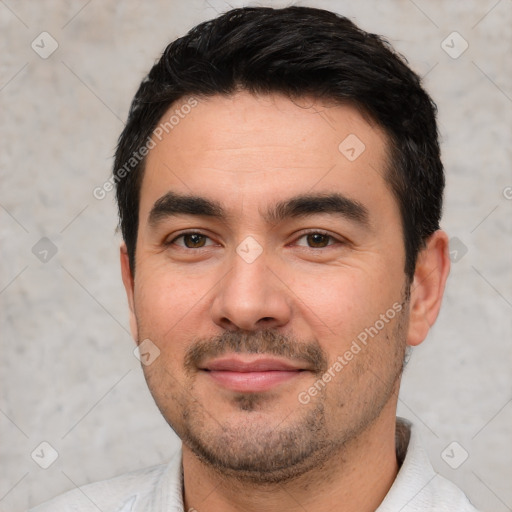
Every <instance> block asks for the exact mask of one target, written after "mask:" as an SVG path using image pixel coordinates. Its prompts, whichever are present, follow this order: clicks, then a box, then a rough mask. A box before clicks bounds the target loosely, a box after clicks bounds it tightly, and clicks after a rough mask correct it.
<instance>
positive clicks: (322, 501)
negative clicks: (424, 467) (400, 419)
mask: <svg viewBox="0 0 512 512" xmlns="http://www.w3.org/2000/svg"><path fill="white" fill-rule="evenodd" d="M390 412H392V413H393V414H386V411H385V410H383V411H382V413H383V414H381V416H380V417H379V418H378V419H377V420H376V421H375V422H374V423H373V424H372V425H371V426H370V427H368V428H367V429H366V430H365V431H364V432H363V433H361V435H359V436H358V437H357V438H356V439H353V440H352V441H351V442H350V443H347V445H345V446H344V447H343V449H342V450H341V451H338V452H336V453H333V454H332V456H331V457H330V458H329V460H327V461H326V463H325V464H323V465H322V466H321V467H318V468H315V469H314V470H311V471H308V472H307V473H305V474H303V475H301V476H300V477H297V478H295V479H294V480H292V481H288V482H285V483H278V484H272V485H270V484H265V485H257V484H249V483H242V482H240V481H238V480H236V479H232V478H226V476H225V475H222V474H221V473H220V472H219V471H217V470H214V469H212V468H210V467H209V466H206V465H205V464H204V463H203V462H201V461H200V460H199V459H198V458H197V457H196V455H195V454H194V453H193V452H191V451H190V450H189V449H188V447H186V446H185V445H183V479H184V480H183V482H184V504H185V511H188V510H197V511H198V512H206V511H207V512H235V511H237V512H238V511H240V510H243V511H244V512H259V511H265V512H273V511H276V512H277V511H279V512H282V510H287V511H290V512H299V511H300V512H304V510H308V511H309V512H327V511H332V510H342V511H343V512H374V511H375V510H376V509H377V508H378V506H379V504H380V503H381V502H382V500H383V499H384V497H385V496H386V494H387V492H388V491H389V489H390V487H391V485H392V484H393V481H394V479H395V477H396V475H397V472H398V463H397V460H396V452H395V421H396V420H395V411H394V410H393V411H390Z"/></svg>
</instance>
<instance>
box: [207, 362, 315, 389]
mask: <svg viewBox="0 0 512 512" xmlns="http://www.w3.org/2000/svg"><path fill="white" fill-rule="evenodd" d="M199 369H200V370H201V371H202V372H203V373H204V374H205V375H206V376H207V377H209V378H211V379H212V380H213V381H214V382H215V383H217V384H219V385H220V386H222V387H224V388H226V389H229V390H231V391H237V392H244V393H250V392H253V393H254V392H259V391H266V390H269V389H272V388H274V387H276V386H278V385H279V384H282V383H284V382H288V381H290V380H292V379H295V378H297V377H299V376H300V375H302V373H303V372H305V371H308V368H306V367H305V366H300V365H298V364H296V363H294V362H292V361H289V360H285V359H279V358H274V357H272V358H270V357H261V356H256V357H254V356H251V357H241V356H239V355H237V356H236V357H234V356H229V357H223V358H220V359H215V360H212V361H208V362H207V363H205V364H204V365H202V366H201V367H200V368H199Z"/></svg>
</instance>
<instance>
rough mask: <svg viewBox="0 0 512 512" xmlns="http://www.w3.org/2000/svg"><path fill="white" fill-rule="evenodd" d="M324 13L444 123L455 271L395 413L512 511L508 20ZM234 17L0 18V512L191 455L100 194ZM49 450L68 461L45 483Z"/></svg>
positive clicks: (437, 461)
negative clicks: (140, 349) (193, 41)
mask: <svg viewBox="0 0 512 512" xmlns="http://www.w3.org/2000/svg"><path fill="white" fill-rule="evenodd" d="M290 3H291V2H290ZM298 3H300V2H298ZM231 5H233V6H241V5H248V4H247V2H243V1H235V0H231ZM253 5H256V4H253ZM259 5H261V4H259ZM265 5H270V4H268V3H267V4H265ZM271 5H274V6H284V5H286V3H285V2H274V3H273V4H271ZM309 5H311V3H310V4H309ZM314 5H315V6H318V7H324V8H329V9H332V10H335V11H338V12H340V13H342V14H344V15H346V16H348V17H350V18H352V19H354V20H355V21H356V22H357V23H359V24H360V25H361V26H362V27H363V28H364V29H366V30H370V31H374V32H378V33H381V34H384V35H385V36H387V37H388V38H389V39H390V41H391V42H392V43H393V44H394V45H395V46H396V48H397V49H398V50H399V51H401V52H402V53H404V54H405V55H406V56H407V57H408V59H409V61H410V64H411V66H412V67H413V68H414V69H415V70H416V71H417V72H418V73H419V74H421V75H423V76H425V84H426V86H427V88H428V90H429V91H430V92H431V94H432V96H433V97H434V98H435V100H436V101H437V103H438V106H439V112H440V115H439V121H440V129H441V132H442V139H443V146H442V147H443V155H444V162H445V166H446V173H447V194H446V210H445V216H444V222H443V227H444V228H445V229H446V230H447V231H448V232H449V233H450V235H451V236H452V237H456V239H455V241H454V242H453V249H455V250H456V254H455V252H454V253H453V256H454V264H453V267H452V273H451V277H450V279H449V284H448V289H447V292H446V297H445V301H444V309H443V311H442V314H441V316H440V318H439V320H438V322H437V324H436V325H435V327H434V328H433V330H432V332H431V335H430V337H429V339H428V340H427V341H426V342H425V343H424V344H423V345H421V346H420V347H418V348H417V349H416V350H415V351H414V353H413V357H412V360H411V362H410V363H409V365H408V367H407V370H406V373H405V377H404V381H403V386H402V392H401V399H400V403H399V413H400V414H401V415H402V416H406V417H408V418H410V419H412V420H413V421H415V422H416V423H417V424H418V426H419V428H420V429H421V432H422V436H423V439H424V442H425V444H426V445H427V447H428V451H429V454H430V456H431V459H432V461H433V464H434V466H435V468H436V469H437V470H438V471H439V472H440V473H442V474H443V475H445V476H447V477H448V478H450V479H452V480H453V481H455V482H457V483H458V484H459V485H460V486H461V487H462V488H463V489H464V490H465V491H466V493H467V494H468V495H469V496H470V497H471V499H472V500H473V502H474V503H475V504H476V505H477V506H479V507H480V508H481V509H482V510H488V511H491V510H492V511H496V512H501V511H507V510H512V487H511V486H510V482H511V480H512V439H511V425H512V386H511V383H512V372H511V355H512V348H511V339H512V336H511V334H512V324H511V318H512V315H511V313H512V273H511V254H512V237H511V231H512V215H511V213H512V199H511V198H512V174H511V161H512V155H511V148H512V144H511V131H512V81H511V74H512V59H510V51H511V42H512V33H511V31H510V27H511V26H512V1H511V0H501V1H496V0H488V1H487V0H486V1H484V0H481V1H478V2H477V1H465V2H457V1H441V0H433V1H432V0H431V1H428V2H427V1H422V0H415V1H412V0H410V1H409V0H407V1H406V0H395V1H382V0H381V1H378V2H377V1H367V2H355V1H352V2H351V1H344V0H331V1H329V0H325V1H320V0H316V1H315V2H314ZM228 8H229V6H228V5H227V4H225V3H224V2H223V1H221V0H219V1H217V0H209V2H206V1H202V0H192V1H188V2H178V1H164V0H159V1H153V2H143V1H134V0H125V1H122V2H121V1H119V2H115V1H113V0H111V1H106V2H99V1H94V0H93V1H89V2H87V1H84V0H81V1H70V2H64V1H57V0H55V1H45V2H29V1H26V0H25V1H15V0H4V1H1V2H0V26H1V33H2V39H3V40H4V42H5V44H6V48H7V49H6V50H4V51H2V53H1V56H0V59H1V69H0V102H1V108H2V115H1V118H0V119H1V134H0V145H1V146H0V168H1V173H2V178H1V179H2V187H1V191H0V230H1V231H0V232H1V248H2V258H1V262H2V264H1V271H0V301H1V312H2V313H1V318H2V327H1V330H2V338H1V341H2V346H1V382H2V386H1V396H0V398H1V403H0V430H1V436H0V460H1V463H0V510H2V511H7V510H9V511H13V512H16V511H21V510H24V509H25V508H26V507H28V506H32V505H34V504H36V503H39V502H41V501H43V500H46V499H48V498H50V497H52V496H54V495H56V494H58V493H60V492H62V491H65V490H67V489H70V488H73V487H74V486H75V485H82V484H84V483H88V482H91V481H95V480H99V479H104V478H108V477H111V476H113V475H116V474H120V473H123V472H126V471H129V470H132V469H137V468H140V467H143V466H148V465H152V464H156V463H159V462H162V461H165V460H167V459H169V458H170V456H171V454H172V453H173V450H175V448H176V446H177V440H176V438H175V437H174V434H173V433H172V432H171V430H170V429H169V428H168V426H167V424H166V423H165V422H164V420H163V419H162V418H161V416H160V414H159V412H158V411H157V409H156V406H155V405H154V403H153V401H152V398H151V397H150V395H149V393H148V391H147V389H146V386H145V382H144V379H143V376H142V371H141V370H140V368H139V362H138V361H137V360H136V359H135V357H134V356H133V353H132V351H133V342H132V340H131V337H130V335H129V333H128V321H127V318H128V316H127V305H126V301H125V297H124V291H123V289H122V284H121V279H120V272H119V267H118V255H117V254H118V244H119V237H118V235H117V234H115V226H116V215H115V206H114V200H113V194H112V193H111V194H109V195H108V196H107V197H106V198H105V199H103V200H97V199H95V198H94V197H93V195H92V191H93V189H94V188H95V187H96V186H98V185H101V184H102V183H103V182H104V180H105V179H106V178H107V177H108V175H109V172H110V167H111V164H112V154H113V151H114V147H115V142H116V139H117V136H118V134H119V133H120V131H121V129H122V126H123V120H124V119H125V118H126V115H127V111H128V107H129V103H130V100H131V98H132V96H133V94H134V93H135V90H136V88H137V87H138V84H139V82H140V80H141V78H142V77H143V75H144V74H145V73H146V72H147V71H148V70H149V68H150V66H151V65H152V63H153V61H154V59H155V58H157V57H158V56H159V54H160V52H161V51H162V50H163V48H164V47H165V45H166V44H167V43H168V42H169V41H170V40H172V39H173V38H175V37H177V36H179V35H182V34H183V33H184V32H185V31H187V30H188V29H189V28H191V27H192V26H194V25H195V24H197V23H198V22H200V21H202V20H205V19H207V18H211V17H214V16H215V15H216V14H217V12H223V11H225V10H227V9H228ZM43 31H46V32H48V33H49V34H50V35H51V37H52V38H54V39H55V41H56V42H57V44H58V48H57V49H56V50H55V51H54V53H52V54H51V55H50V56H48V55H47V53H49V52H50V50H52V44H55V43H52V41H51V39H50V38H49V37H48V36H47V35H43V36H40V34H41V32H43ZM454 31H456V32H458V33H459V34H460V36H461V37H462V38H463V39H461V37H459V36H458V35H456V34H455V35H454V34H452V33H453V32H454ZM32 41H34V43H33V44H34V49H33V48H32V47H31V43H32ZM443 41H445V42H444V43H443ZM466 42H467V43H466ZM466 44H467V45H468V47H467V49H466V50H465V51H464V52H463V53H461V51H462V50H463V49H464V48H465V46H466ZM35 50H36V51H35ZM459 54H460V55H459ZM40 55H42V56H45V57H47V58H42V56H40ZM43 237H47V238H48V239H49V240H50V241H51V243H49V242H48V241H42V242H41V238H43ZM38 244H39V245H38ZM45 244H46V245H45ZM34 247H35V248H34ZM45 251H48V252H45ZM54 253H55V254H54ZM453 441H456V442H457V443H458V444H457V445H454V446H452V447H451V448H449V449H448V450H447V451H445V448H446V447H447V446H448V445H449V444H450V443H452V442H453ZM41 442H47V443H49V444H50V445H51V446H52V447H53V448H52V449H50V448H49V447H48V446H46V445H43V446H40V443H41ZM452 448H453V449H454V451H453V452H452V451H451V449H452ZM53 449H54V450H55V451H56V453H57V454H58V458H57V459H56V460H55V462H54V463H53V464H52V465H50V466H49V467H48V469H43V468H42V467H40V465H39V464H43V465H47V464H48V463H50V462H51V456H52V453H53V451H52V450H53ZM34 450H35V451H34ZM465 452H467V453H468V454H469V455H468V458H467V460H465V461H464V462H463V463H462V464H461V465H460V466H459V467H458V468H457V469H454V468H453V467H452V466H457V465H458V464H460V462H461V461H462V459H463V458H464V456H465ZM31 454H33V458H32V457H31ZM443 454H444V455H443ZM35 461H37V462H38V463H39V464H38V463H36V462H35ZM445 461H448V462H449V463H450V464H451V466H450V464H448V463H447V462H445Z"/></svg>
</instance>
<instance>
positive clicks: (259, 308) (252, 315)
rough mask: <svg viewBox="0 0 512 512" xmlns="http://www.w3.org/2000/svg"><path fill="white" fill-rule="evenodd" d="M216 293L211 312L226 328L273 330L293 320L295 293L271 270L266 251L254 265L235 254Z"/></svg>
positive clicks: (215, 320) (217, 321) (218, 322)
mask: <svg viewBox="0 0 512 512" xmlns="http://www.w3.org/2000/svg"><path fill="white" fill-rule="evenodd" d="M214 293H215V296H214V299H213V303H212V309H211V313H212V317H213V321H214V322H215V323H216V324H217V325H219V326H220V327H222V328H223V329H227V330H238V329H240V330H247V331H254V330H261V329H272V328H278V327H282V326H284V325H286V324H287V323H288V322H289V321H290V317H291V311H292V308H291V297H290V293H291V292H290V290H289V288H288V287H287V286H286V284H285V283H284V282H283V281H282V280H281V279H280V278H279V277H278V275H277V274H276V273H275V272H274V271H272V270H271V268H270V267H269V261H268V258H267V257H266V256H265V253H264V252H263V253H262V254H261V255H260V256H259V257H258V258H257V259H256V260H255V261H251V262H248V261H246V260H244V259H243V258H242V257H241V256H240V255H239V254H238V253H234V254H233V257H232V258H231V261H230V269H229V271H228V272H227V273H226V274H225V275H224V277H223V279H221V281H220V282H219V283H218V285H217V287H216V290H215V292H214Z"/></svg>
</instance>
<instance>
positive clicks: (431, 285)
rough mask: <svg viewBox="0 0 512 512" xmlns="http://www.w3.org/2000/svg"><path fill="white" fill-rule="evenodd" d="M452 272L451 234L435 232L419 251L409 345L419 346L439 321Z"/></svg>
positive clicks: (412, 289) (412, 290)
mask: <svg viewBox="0 0 512 512" xmlns="http://www.w3.org/2000/svg"><path fill="white" fill-rule="evenodd" d="M449 272H450V258H449V249H448V236H447V234H446V233H445V232H444V231H441V230H438V231H435V232H434V233H433V234H432V235H431V236H430V237H429V239H428V240H427V242H426V245H425V247H424V248H423V249H422V250H421V251H420V253H419V254H418V258H417V261H416V270H415V272H414V280H413V283H412V285H411V299H410V305H409V329H408V335H407V344H408V345H411V346H416V345H419V344H420V343H421V342H422V341H423V340H424V339H425V338H426V337H427V334H428V331H429V330H430V328H431V327H432V325H433V324H434V322H435V321H436V318H437V316H438V314H439V310H440V308H441V302H442V298H443V293H444V288H445V285H446V280H447V278H448V274H449Z"/></svg>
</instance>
